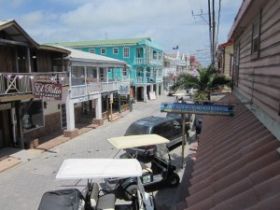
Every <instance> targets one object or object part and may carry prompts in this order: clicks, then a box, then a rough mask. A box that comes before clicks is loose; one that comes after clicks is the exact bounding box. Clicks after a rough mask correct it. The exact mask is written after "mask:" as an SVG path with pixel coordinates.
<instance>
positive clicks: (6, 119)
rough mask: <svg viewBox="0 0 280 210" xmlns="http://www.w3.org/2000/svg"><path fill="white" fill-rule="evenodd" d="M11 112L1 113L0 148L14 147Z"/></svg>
mask: <svg viewBox="0 0 280 210" xmlns="http://www.w3.org/2000/svg"><path fill="white" fill-rule="evenodd" d="M11 125H12V123H11V111H10V110H1V111H0V148H3V147H11V146H13V132H12V126H11Z"/></svg>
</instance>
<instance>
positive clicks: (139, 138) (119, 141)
mask: <svg viewBox="0 0 280 210" xmlns="http://www.w3.org/2000/svg"><path fill="white" fill-rule="evenodd" d="M108 141H109V142H110V143H111V144H112V145H113V146H114V147H116V148H117V149H129V148H134V147H143V146H149V145H157V144H166V143H168V142H169V140H168V139H166V138H164V137H162V136H159V135H157V134H145V135H131V136H120V137H114V138H110V139H108Z"/></svg>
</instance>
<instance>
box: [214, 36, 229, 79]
mask: <svg viewBox="0 0 280 210" xmlns="http://www.w3.org/2000/svg"><path fill="white" fill-rule="evenodd" d="M216 56H217V63H218V71H219V72H220V73H222V74H224V75H225V76H226V77H227V78H231V77H232V70H233V41H228V42H226V43H223V44H220V45H219V46H218V50H217V54H216Z"/></svg>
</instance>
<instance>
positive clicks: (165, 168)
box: [108, 134, 180, 190]
mask: <svg viewBox="0 0 280 210" xmlns="http://www.w3.org/2000/svg"><path fill="white" fill-rule="evenodd" d="M108 141H109V142H110V143H111V144H112V145H113V146H114V147H116V148H117V149H124V150H125V149H129V148H134V147H143V146H149V145H156V146H157V149H156V152H155V155H154V156H153V157H152V158H151V159H150V160H149V161H148V162H143V161H142V159H141V157H142V156H137V152H136V153H132V154H131V153H127V152H126V153H124V154H122V155H121V156H120V158H136V159H138V158H139V157H140V159H139V161H140V163H141V166H142V169H143V175H142V177H141V180H142V183H143V185H144V187H145V189H146V190H157V189H158V188H160V187H162V186H164V187H166V186H167V187H175V186H177V185H178V184H179V182H180V177H179V176H178V174H177V173H176V166H174V165H172V164H171V159H170V155H169V153H168V150H167V148H166V145H165V144H166V143H168V142H169V140H167V139H166V138H164V137H162V136H159V135H156V134H148V135H131V136H121V137H115V138H110V139H108ZM166 156H167V158H166ZM129 180H130V182H133V179H131V178H129Z"/></svg>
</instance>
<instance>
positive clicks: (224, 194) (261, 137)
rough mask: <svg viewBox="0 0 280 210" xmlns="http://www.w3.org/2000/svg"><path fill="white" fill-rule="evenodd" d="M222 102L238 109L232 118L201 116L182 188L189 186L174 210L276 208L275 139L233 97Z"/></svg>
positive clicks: (279, 163)
mask: <svg viewBox="0 0 280 210" xmlns="http://www.w3.org/2000/svg"><path fill="white" fill-rule="evenodd" d="M223 102H231V103H234V104H236V105H235V111H236V114H235V116H234V117H232V118H229V117H221V116H217V117H211V116H204V117H203V125H202V133H201V135H200V143H199V145H198V148H197V153H196V155H195V158H194V159H193V163H194V166H193V171H192V174H191V178H190V179H188V180H187V181H186V182H185V183H184V184H186V185H187V182H188V183H190V184H189V185H190V186H189V187H188V189H187V190H186V189H185V195H184V197H185V198H184V199H183V200H182V201H181V202H180V203H178V205H177V209H178V210H179V209H187V210H196V209H211V210H218V209H226V210H236V209H248V210H249V209H250V210H253V209H275V208H276V209H277V208H278V207H279V206H280V199H279V198H280V191H279V186H280V154H279V152H277V149H279V147H280V142H279V140H277V139H276V137H275V136H273V135H272V134H271V133H270V132H269V131H268V130H267V129H266V128H265V127H264V126H263V124H261V123H260V121H259V120H258V119H257V118H256V117H255V115H254V114H253V113H252V112H250V111H249V110H248V109H247V108H246V107H245V106H244V105H242V104H241V102H240V101H239V100H238V99H237V98H236V97H234V96H232V95H231V96H227V97H226V98H224V99H223ZM186 170H189V168H188V169H186ZM183 179H184V178H183ZM187 194H188V195H187Z"/></svg>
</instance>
